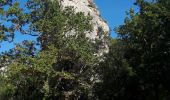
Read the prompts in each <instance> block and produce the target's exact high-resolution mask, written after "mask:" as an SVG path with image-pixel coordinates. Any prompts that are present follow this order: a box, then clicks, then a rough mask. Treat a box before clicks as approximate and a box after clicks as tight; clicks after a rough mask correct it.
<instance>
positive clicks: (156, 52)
mask: <svg viewBox="0 0 170 100" xmlns="http://www.w3.org/2000/svg"><path fill="white" fill-rule="evenodd" d="M166 1H167V2H166ZM168 4H169V2H168V0H160V1H158V2H154V3H149V2H144V1H143V0H138V1H137V5H139V7H140V11H139V13H137V14H134V13H133V11H132V10H131V11H130V14H129V15H130V16H129V17H128V18H126V20H125V24H124V25H122V26H120V27H119V28H118V33H119V36H120V38H121V40H122V41H123V42H124V43H125V44H126V45H127V50H126V51H125V54H124V56H125V58H126V59H127V61H128V63H129V65H130V66H131V67H132V68H133V70H134V71H135V76H134V77H133V78H132V79H131V80H130V81H129V84H128V85H127V95H128V97H127V99H128V100H131V99H135V100H140V99H142V100H168V99H169V95H170V94H169V93H170V92H169V86H168V85H167V83H169V78H168V76H169V74H168V73H169V59H170V58H169V57H170V56H169V54H170V52H169V49H170V48H169V43H170V40H169V38H170V35H169V33H170V31H169V29H170V25H169V24H168V23H169V22H170V15H169V10H170V9H169V6H166V5H168ZM132 88H133V89H132ZM134 95H135V96H134Z"/></svg>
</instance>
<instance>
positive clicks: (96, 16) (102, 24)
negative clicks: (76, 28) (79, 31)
mask: <svg viewBox="0 0 170 100" xmlns="http://www.w3.org/2000/svg"><path fill="white" fill-rule="evenodd" d="M59 2H60V4H61V6H62V7H63V8H64V7H67V6H72V7H74V9H75V11H76V12H84V14H85V15H88V14H90V15H91V16H92V18H93V19H92V24H93V31H92V32H91V33H88V34H87V37H90V38H91V39H99V40H100V41H101V43H100V45H99V49H101V50H100V51H99V52H103V50H105V51H107V50H108V47H107V37H108V35H109V27H108V25H107V23H106V21H105V20H103V19H102V18H101V16H100V13H99V10H98V9H97V7H96V5H95V3H94V1H93V0H59Z"/></svg>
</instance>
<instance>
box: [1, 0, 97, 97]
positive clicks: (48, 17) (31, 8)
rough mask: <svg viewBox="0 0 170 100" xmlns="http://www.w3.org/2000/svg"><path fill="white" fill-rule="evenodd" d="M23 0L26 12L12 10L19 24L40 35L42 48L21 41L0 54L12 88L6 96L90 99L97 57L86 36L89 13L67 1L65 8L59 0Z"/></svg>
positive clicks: (6, 77) (39, 39)
mask: <svg viewBox="0 0 170 100" xmlns="http://www.w3.org/2000/svg"><path fill="white" fill-rule="evenodd" d="M26 5H27V8H26V9H27V10H28V12H24V11H22V13H21V14H19V16H16V18H18V20H19V22H20V21H22V22H23V23H21V24H19V29H20V31H21V32H22V33H24V34H30V35H33V36H35V35H36V36H38V40H37V41H38V43H39V44H40V48H39V49H40V50H38V51H37V50H36V49H35V45H34V43H33V42H28V41H25V42H23V44H22V45H20V44H19V45H17V46H16V48H14V49H13V50H11V51H10V52H7V53H5V54H3V55H2V60H1V63H3V64H4V65H5V66H7V71H6V72H3V74H4V75H3V76H2V77H3V78H4V84H9V86H10V87H9V89H11V90H12V91H10V95H9V96H8V97H9V98H10V99H12V100H16V99H24V100H31V99H36V100H42V99H47V100H53V99H59V100H65V99H69V100H72V99H77V100H89V99H90V98H91V96H92V94H91V91H92V90H91V89H92V86H93V80H91V79H90V78H91V77H92V75H93V73H94V71H93V66H94V65H96V64H97V61H98V59H97V58H96V56H94V54H95V51H94V48H93V47H92V45H93V43H92V40H90V39H89V38H87V37H86V34H87V32H90V31H91V30H92V25H91V23H90V20H91V17H90V15H88V16H84V14H83V13H82V12H80V13H75V11H74V10H73V8H71V7H68V8H65V9H63V8H61V6H60V5H59V3H58V1H51V0H44V1H42V0H28V1H27V2H26ZM25 25H28V26H29V29H28V30H26V29H24V26H25ZM6 58H8V60H7V61H6ZM9 89H7V90H5V91H8V90H9ZM5 93H7V92H5ZM3 97H5V96H3ZM6 99H7V98H6Z"/></svg>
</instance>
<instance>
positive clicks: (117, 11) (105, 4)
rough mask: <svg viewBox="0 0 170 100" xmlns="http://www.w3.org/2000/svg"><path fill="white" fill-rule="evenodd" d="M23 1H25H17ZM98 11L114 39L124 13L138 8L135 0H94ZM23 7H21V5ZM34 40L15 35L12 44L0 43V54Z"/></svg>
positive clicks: (26, 36) (33, 38)
mask: <svg viewBox="0 0 170 100" xmlns="http://www.w3.org/2000/svg"><path fill="white" fill-rule="evenodd" d="M19 1H22V2H23V1H25V0H19ZM94 1H95V3H96V5H97V7H98V9H99V10H100V13H101V16H102V17H103V19H104V20H106V21H107V22H108V25H109V27H110V29H111V36H112V37H113V38H115V37H116V33H115V32H114V31H113V29H114V28H115V27H117V26H119V25H121V24H123V21H124V18H125V16H126V13H125V12H126V11H128V10H129V9H130V8H133V9H134V10H135V11H138V8H137V7H136V6H134V5H133V3H134V2H135V0H94ZM22 6H23V5H22ZM28 39H29V40H35V39H36V38H35V37H31V36H29V35H22V34H19V33H17V34H16V36H15V39H14V42H12V43H8V42H3V43H1V47H0V52H2V51H7V50H9V49H10V48H13V47H14V43H20V42H22V41H23V40H28Z"/></svg>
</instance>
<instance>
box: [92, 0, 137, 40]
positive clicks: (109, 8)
mask: <svg viewBox="0 0 170 100" xmlns="http://www.w3.org/2000/svg"><path fill="white" fill-rule="evenodd" d="M134 2H135V0H95V3H96V5H97V6H98V9H99V10H100V13H101V15H102V17H103V18H104V19H105V20H106V21H107V22H108V25H109V27H110V29H111V36H112V37H116V33H115V32H114V31H113V29H114V28H115V27H117V26H119V25H121V24H123V22H124V18H125V17H126V13H125V12H126V11H128V10H129V9H130V8H133V9H134V10H135V11H138V8H137V6H135V5H133V3H134Z"/></svg>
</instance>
